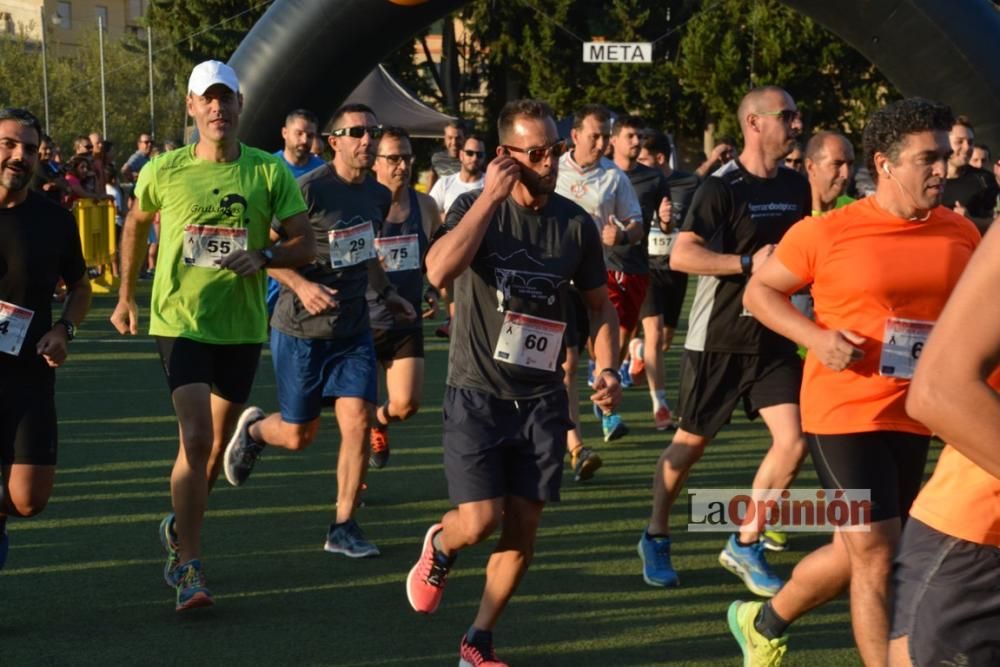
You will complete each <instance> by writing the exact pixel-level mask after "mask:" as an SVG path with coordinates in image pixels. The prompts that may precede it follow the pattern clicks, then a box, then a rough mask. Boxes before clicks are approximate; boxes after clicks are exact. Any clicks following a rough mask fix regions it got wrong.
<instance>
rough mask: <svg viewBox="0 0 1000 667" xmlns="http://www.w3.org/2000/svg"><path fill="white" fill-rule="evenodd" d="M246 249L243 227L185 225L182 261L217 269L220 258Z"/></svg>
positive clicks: (245, 234) (245, 236) (187, 263)
mask: <svg viewBox="0 0 1000 667" xmlns="http://www.w3.org/2000/svg"><path fill="white" fill-rule="evenodd" d="M246 249H247V230H246V228H245V227H218V226H215V225H185V227H184V263H185V264H186V265H188V266H201V267H204V268H206V269H217V268H219V264H220V263H221V262H222V258H223V257H225V256H226V255H228V254H229V253H231V252H234V251H236V250H246Z"/></svg>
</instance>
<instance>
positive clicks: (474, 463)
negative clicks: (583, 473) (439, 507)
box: [441, 386, 573, 505]
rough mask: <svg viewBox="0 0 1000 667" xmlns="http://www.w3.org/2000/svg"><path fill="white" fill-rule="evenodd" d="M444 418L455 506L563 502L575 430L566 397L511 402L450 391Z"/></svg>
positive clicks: (563, 394) (446, 468)
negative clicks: (570, 432) (509, 499)
mask: <svg viewBox="0 0 1000 667" xmlns="http://www.w3.org/2000/svg"><path fill="white" fill-rule="evenodd" d="M441 412H442V414H443V416H444V472H445V477H446V478H447V480H448V497H449V498H450V499H451V502H453V503H454V504H456V505H460V504H462V503H468V502H474V501H477V500H490V499H492V498H502V497H504V496H520V497H522V498H527V499H528V500H540V501H546V502H547V501H558V500H559V487H560V485H561V484H562V470H563V458H564V457H565V456H566V431H567V429H570V428H572V427H573V423H572V422H571V421H570V420H569V403H568V401H567V400H566V392H565V391H562V390H560V391H555V392H552V393H551V394H546V395H545V396H541V397H539V398H528V399H522V400H517V401H509V400H504V399H500V398H496V397H494V396H490V395H489V394H485V393H483V392H479V391H475V390H472V389H459V388H456V387H451V386H449V387H447V389H446V390H445V397H444V403H443V404H442V407H441Z"/></svg>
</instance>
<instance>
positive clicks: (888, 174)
mask: <svg viewBox="0 0 1000 667" xmlns="http://www.w3.org/2000/svg"><path fill="white" fill-rule="evenodd" d="M882 171H884V172H885V174H886V176H892V174H891V173H889V163H888V162H883V163H882Z"/></svg>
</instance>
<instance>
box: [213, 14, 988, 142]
mask: <svg viewBox="0 0 1000 667" xmlns="http://www.w3.org/2000/svg"><path fill="white" fill-rule="evenodd" d="M465 2H466V0H322V1H317V0H277V1H276V2H275V3H274V4H272V5H271V7H270V8H269V9H268V10H267V12H266V13H265V14H264V16H262V17H261V19H260V20H259V21H258V22H257V24H256V25H254V27H253V29H252V30H251V31H250V32H249V33H248V34H247V36H246V38H245V39H244V40H243V42H242V44H240V46H239V48H238V49H237V50H236V52H235V53H234V54H233V57H232V58H231V59H230V61H229V62H230V64H231V65H232V66H233V67H234V68H235V69H236V71H237V73H238V74H239V75H240V82H241V85H242V87H243V94H244V97H245V102H246V103H245V107H244V112H243V116H242V118H241V123H240V137H241V139H242V140H243V141H245V142H246V143H248V144H250V145H254V146H261V147H265V148H266V147H276V146H277V143H278V141H279V140H278V137H279V133H278V128H279V127H280V126H281V124H282V122H283V120H284V114H285V113H286V112H287V110H288V109H293V108H296V107H306V108H311V109H314V110H316V111H317V113H319V114H320V116H321V117H323V116H324V115H326V114H329V113H331V112H332V111H333V109H335V108H336V107H337V106H338V105H339V104H340V103H341V102H342V101H343V100H344V97H345V96H346V95H348V94H349V93H350V92H351V90H353V89H354V87H355V86H356V85H357V84H358V83H359V82H360V81H361V80H362V79H363V78H364V77H365V75H366V74H368V72H370V71H371V70H372V68H374V67H375V65H376V64H377V63H378V62H379V60H380V59H381V58H382V57H384V56H385V55H386V54H388V53H392V52H393V51H395V50H396V49H397V48H399V47H400V46H401V45H402V44H404V43H406V42H407V41H408V40H410V39H412V38H413V36H414V35H415V34H416V33H417V32H418V31H419V30H420V29H421V28H422V27H424V26H426V25H428V24H429V23H431V22H433V21H434V20H436V19H438V18H440V17H442V16H444V15H445V14H448V13H449V12H452V11H454V10H455V9H457V8H458V7H460V6H462V5H463V4H465ZM783 2H784V3H785V4H787V5H788V6H790V7H792V8H794V9H796V10H798V11H800V12H802V13H803V14H806V15H807V16H810V17H812V18H813V19H815V20H816V21H818V22H819V23H821V24H822V25H824V26H825V27H827V28H828V29H829V30H831V31H833V32H834V33H836V34H837V35H839V36H840V37H841V38H842V39H844V40H845V41H846V42H848V43H849V44H850V45H851V46H853V47H854V48H856V49H857V50H858V51H859V52H861V53H862V54H863V55H865V56H866V57H867V58H868V59H869V60H870V61H871V62H872V63H874V64H875V66H876V67H878V68H879V70H880V71H881V72H882V73H883V74H884V75H885V76H886V78H888V79H889V80H890V81H892V83H893V84H894V85H895V86H896V87H897V88H899V90H900V91H902V92H903V93H904V94H905V95H922V96H924V97H928V98H931V99H934V100H937V101H940V102H944V103H946V104H949V105H950V106H951V107H952V108H953V109H955V110H956V112H961V113H964V114H966V115H967V116H969V117H970V119H971V120H972V122H973V123H974V124H975V126H976V134H977V137H976V139H977V141H983V142H985V143H988V144H990V145H991V146H993V147H994V148H996V149H1000V58H997V57H996V54H995V48H996V46H995V45H996V42H997V40H998V39H1000V12H997V10H996V9H995V8H994V7H993V5H992V4H991V3H990V2H988V1H987V0H947V1H943V0H879V1H878V2H872V1H871V0H837V1H836V2H831V1H830V0H783ZM802 48H809V45H808V44H803V45H802Z"/></svg>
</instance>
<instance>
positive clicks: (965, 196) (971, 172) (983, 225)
mask: <svg viewBox="0 0 1000 667" xmlns="http://www.w3.org/2000/svg"><path fill="white" fill-rule="evenodd" d="M998 194H1000V186H997V179H996V178H995V177H994V176H993V174H991V173H990V172H988V171H986V170H985V169H976V168H975V167H970V166H965V167H962V168H961V169H960V170H959V174H958V177H957V178H949V179H946V180H945V182H944V193H943V194H942V195H941V205H942V206H946V207H948V208H955V202H958V203H960V204H961V205H962V206H964V207H965V208H966V211H967V213H966V215H967V216H968V218H969V219H970V220H972V222H974V223H976V227H978V228H979V231H980V232H981V233H983V234H985V233H986V230H987V229H988V228H989V226H990V224H991V223H992V222H993V215H994V211H995V209H996V205H997V195H998Z"/></svg>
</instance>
